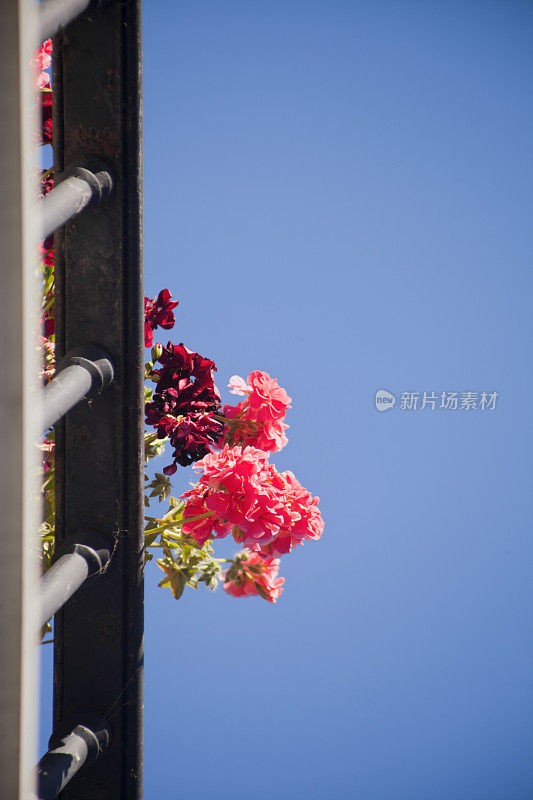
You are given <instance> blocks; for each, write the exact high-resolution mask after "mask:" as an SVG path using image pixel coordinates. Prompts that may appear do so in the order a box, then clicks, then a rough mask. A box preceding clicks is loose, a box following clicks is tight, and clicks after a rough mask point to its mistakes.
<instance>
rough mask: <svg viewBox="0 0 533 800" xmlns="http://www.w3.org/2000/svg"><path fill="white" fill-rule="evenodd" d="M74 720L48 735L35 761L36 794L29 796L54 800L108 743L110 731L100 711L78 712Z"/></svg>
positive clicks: (31, 799)
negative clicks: (43, 748) (40, 756)
mask: <svg viewBox="0 0 533 800" xmlns="http://www.w3.org/2000/svg"><path fill="white" fill-rule="evenodd" d="M77 720H78V721H77V722H72V723H71V724H68V723H67V724H65V725H64V726H61V729H60V730H59V731H57V732H55V731H54V733H53V734H52V736H51V737H50V742H49V746H50V749H49V750H48V752H47V753H45V755H44V756H43V757H42V758H41V760H40V761H39V763H38V765H37V794H35V795H33V796H32V797H31V798H30V799H29V800H54V798H56V797H57V795H58V794H59V792H60V791H61V790H62V789H63V787H64V786H66V785H67V783H69V781H71V780H72V778H73V777H74V775H75V774H76V773H77V772H78V771H79V770H80V769H81V768H82V767H83V766H86V765H88V764H91V763H92V762H93V761H96V759H97V758H98V757H99V755H100V754H101V753H102V752H103V751H104V750H105V749H106V748H107V746H108V745H109V741H110V738H111V731H110V729H109V726H108V724H107V722H106V721H105V719H104V718H103V717H102V716H101V715H100V714H98V713H97V712H94V711H84V712H80V714H79V715H77Z"/></svg>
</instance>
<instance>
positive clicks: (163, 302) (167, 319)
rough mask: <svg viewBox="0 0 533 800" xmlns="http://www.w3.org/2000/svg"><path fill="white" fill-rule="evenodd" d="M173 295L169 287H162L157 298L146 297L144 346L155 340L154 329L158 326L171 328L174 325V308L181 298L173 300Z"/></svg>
mask: <svg viewBox="0 0 533 800" xmlns="http://www.w3.org/2000/svg"><path fill="white" fill-rule="evenodd" d="M171 297H172V295H171V294H170V292H169V291H168V289H162V290H161V291H160V292H159V294H158V295H157V298H154V299H153V300H150V298H149V297H145V298H144V346H145V347H151V346H152V342H153V341H154V333H153V332H154V331H155V329H156V328H157V327H161V328H164V329H165V330H167V331H168V330H170V328H172V327H173V326H174V322H175V319H174V313H173V310H172V309H174V308H176V306H177V305H178V303H179V300H176V301H175V302H171V301H170V298H171Z"/></svg>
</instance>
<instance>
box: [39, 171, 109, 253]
mask: <svg viewBox="0 0 533 800" xmlns="http://www.w3.org/2000/svg"><path fill="white" fill-rule="evenodd" d="M112 188H113V181H112V179H111V175H110V174H109V172H107V170H100V171H99V172H91V170H88V169H85V168H84V167H73V168H72V169H70V170H68V173H67V174H66V175H65V177H63V179H61V178H60V179H59V182H58V183H57V184H56V185H55V186H54V188H53V189H52V191H51V192H49V193H48V194H47V195H46V196H45V197H43V199H42V200H40V201H39V202H40V205H41V236H40V238H41V239H46V237H47V236H50V234H51V233H53V232H54V231H56V230H57V229H58V228H60V227H61V225H64V224H65V222H67V221H68V220H69V219H72V217H75V216H76V215H77V214H79V213H80V212H81V211H83V209H84V208H86V207H87V206H88V205H89V204H90V203H99V202H100V201H101V200H103V199H104V198H105V197H107V195H108V194H109V192H110V191H111V189H112Z"/></svg>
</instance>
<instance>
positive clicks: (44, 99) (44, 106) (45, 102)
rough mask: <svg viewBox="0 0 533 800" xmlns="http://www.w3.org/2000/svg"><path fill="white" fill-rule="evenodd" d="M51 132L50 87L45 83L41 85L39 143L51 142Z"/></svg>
mask: <svg viewBox="0 0 533 800" xmlns="http://www.w3.org/2000/svg"><path fill="white" fill-rule="evenodd" d="M43 74H46V73H43ZM52 133H53V131H52V87H51V86H50V83H45V84H44V85H43V86H42V87H41V144H52Z"/></svg>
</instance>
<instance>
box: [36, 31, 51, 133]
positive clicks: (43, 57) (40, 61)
mask: <svg viewBox="0 0 533 800" xmlns="http://www.w3.org/2000/svg"><path fill="white" fill-rule="evenodd" d="M51 64H52V40H51V39H47V40H46V41H45V42H43V44H42V45H41V46H40V48H39V49H38V50H37V53H36V54H35V56H34V57H33V58H32V66H33V67H34V68H35V69H36V71H38V72H37V75H36V77H35V85H36V86H37V88H38V89H40V100H41V130H40V140H41V143H42V144H51V143H52V87H51V85H50V75H49V74H48V72H46V70H47V69H50V65H51Z"/></svg>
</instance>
